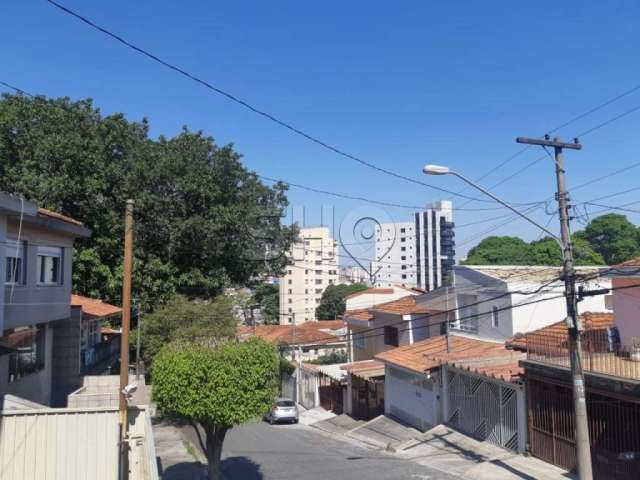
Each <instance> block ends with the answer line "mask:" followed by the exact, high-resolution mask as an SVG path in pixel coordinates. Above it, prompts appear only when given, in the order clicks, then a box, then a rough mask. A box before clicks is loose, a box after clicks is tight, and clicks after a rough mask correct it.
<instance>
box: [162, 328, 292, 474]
mask: <svg viewBox="0 0 640 480" xmlns="http://www.w3.org/2000/svg"><path fill="white" fill-rule="evenodd" d="M279 365H280V360H279V357H278V354H277V352H276V349H275V347H274V346H273V345H271V344H269V343H267V342H265V341H264V340H261V339H259V338H251V339H249V340H247V341H245V342H240V343H227V344H222V345H218V346H217V347H215V348H210V347H209V346H206V345H199V344H198V343H184V342H178V343H176V344H171V345H168V346H166V347H165V348H163V349H162V351H161V352H160V353H159V354H158V356H157V357H156V360H155V366H154V373H153V399H154V401H155V402H156V403H157V405H158V408H159V409H160V412H161V413H162V414H163V415H167V416H175V417H179V418H183V419H187V420H189V421H191V422H197V423H199V424H200V425H201V426H202V428H203V430H204V432H205V435H206V445H205V452H206V455H207V460H208V463H209V478H210V479H218V478H220V455H221V453H222V445H223V442H224V437H225V435H226V432H227V431H228V430H229V429H230V428H232V427H233V426H234V425H239V424H241V423H244V422H247V421H249V420H252V419H255V418H259V417H261V416H262V415H264V414H266V413H267V411H268V410H269V408H270V407H271V406H272V405H273V402H274V401H275V399H276V396H277V394H278V372H279Z"/></svg>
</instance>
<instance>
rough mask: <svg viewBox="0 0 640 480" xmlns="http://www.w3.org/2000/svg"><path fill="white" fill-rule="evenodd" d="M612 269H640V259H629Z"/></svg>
mask: <svg viewBox="0 0 640 480" xmlns="http://www.w3.org/2000/svg"><path fill="white" fill-rule="evenodd" d="M614 267H640V257H635V258H631V259H629V260H627V261H626V262H622V263H619V264H617V265H614Z"/></svg>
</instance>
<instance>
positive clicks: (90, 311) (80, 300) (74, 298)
mask: <svg viewBox="0 0 640 480" xmlns="http://www.w3.org/2000/svg"><path fill="white" fill-rule="evenodd" d="M71 306H73V307H82V315H83V317H85V318H88V319H92V318H106V317H110V316H112V315H117V314H120V313H122V308H120V307H116V306H115V305H111V304H109V303H105V302H103V301H101V300H96V299H93V298H89V297H83V296H82V295H71Z"/></svg>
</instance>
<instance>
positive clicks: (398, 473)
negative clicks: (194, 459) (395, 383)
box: [163, 423, 456, 480]
mask: <svg viewBox="0 0 640 480" xmlns="http://www.w3.org/2000/svg"><path fill="white" fill-rule="evenodd" d="M180 431H181V434H182V435H183V436H184V437H185V438H186V439H187V440H188V441H189V442H190V443H192V444H194V445H198V440H197V437H196V435H195V433H194V431H193V428H191V427H189V426H184V427H180ZM222 456H223V472H224V473H225V476H226V477H227V478H228V479H229V480H289V479H290V480H342V479H344V480H362V479H363V478H364V479H371V480H377V479H380V480H407V479H409V480H410V479H416V480H420V479H422V480H427V479H428V480H449V479H453V478H456V477H453V476H450V475H447V474H445V473H442V472H440V471H436V470H433V469H431V468H429V467H428V466H423V465H418V464H417V463H414V462H411V461H408V460H406V459H400V458H398V457H394V456H391V455H387V454H385V453H383V452H378V451H374V450H369V449H365V448H362V447H360V446H358V445H356V444H355V443H351V442H347V441H342V440H336V439H334V438H331V437H330V436H328V435H327V434H325V433H323V432H320V431H318V430H317V429H314V428H310V427H307V426H304V425H274V426H271V425H268V424H267V423H251V424H247V425H243V426H240V427H236V428H234V429H232V430H231V431H230V432H229V433H228V434H227V438H226V440H225V444H224V450H223V455H222ZM184 467H186V465H185V466H184ZM180 470H181V467H180V466H179V465H175V466H173V468H171V467H169V468H167V469H166V474H167V475H166V476H163V478H165V479H166V480H168V479H169V477H170V478H171V479H172V480H173V479H175V480H181V477H180V476H174V475H172V473H173V472H175V473H177V472H178V471H180ZM184 478H185V479H186V478H187V477H184ZM189 478H190V479H191V478H194V477H192V476H190V477H189Z"/></svg>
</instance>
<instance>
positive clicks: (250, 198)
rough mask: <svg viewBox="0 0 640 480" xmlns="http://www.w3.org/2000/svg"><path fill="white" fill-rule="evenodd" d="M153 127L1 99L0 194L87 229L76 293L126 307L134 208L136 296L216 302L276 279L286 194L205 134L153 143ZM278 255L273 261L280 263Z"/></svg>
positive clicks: (77, 105)
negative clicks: (128, 220)
mask: <svg viewBox="0 0 640 480" xmlns="http://www.w3.org/2000/svg"><path fill="white" fill-rule="evenodd" d="M148 133H149V124H148V122H147V121H146V120H142V121H140V122H134V121H129V120H127V119H126V118H125V117H124V116H123V115H122V114H113V115H102V114H101V112H100V110H99V109H97V108H96V107H95V106H94V104H93V102H92V101H91V100H89V99H86V100H80V101H72V100H70V99H68V98H58V99H47V98H44V97H39V98H35V99H34V98H28V97H25V96H20V95H7V94H5V95H3V96H2V98H1V99H0V189H1V190H4V191H7V192H10V193H14V194H18V195H23V196H25V197H26V198H27V199H29V200H32V201H34V202H36V203H37V204H38V205H40V206H43V207H46V208H50V209H52V210H55V211H58V212H60V213H64V214H67V215H70V216H72V217H74V218H77V219H78V220H81V221H82V222H84V223H85V224H86V225H87V226H88V227H89V228H90V229H91V230H92V231H93V235H92V237H91V238H89V239H87V240H83V241H79V242H78V244H77V253H76V258H75V265H74V288H75V289H76V290H77V291H78V292H80V293H83V294H86V295H90V296H95V297H100V298H102V299H104V300H107V301H110V302H115V303H119V301H120V291H121V280H120V279H121V264H122V250H123V248H122V236H123V219H122V217H123V209H124V205H125V201H126V199H128V198H132V199H134V200H135V202H136V209H135V218H136V226H135V228H136V239H135V259H136V265H135V266H136V268H135V270H134V274H135V279H134V286H135V288H136V290H137V291H136V292H134V293H135V295H136V296H137V297H138V298H140V300H141V302H142V303H143V307H144V308H145V309H149V308H150V307H152V306H154V305H155V304H156V303H158V302H162V301H166V300H167V299H168V298H170V297H171V296H172V295H173V294H174V293H175V292H180V293H183V294H186V295H190V296H198V297H209V296H213V295H215V294H217V293H219V292H220V291H221V289H222V287H224V286H227V285H231V284H246V283H247V282H249V281H250V280H251V279H253V278H256V277H257V276H259V275H262V274H265V273H273V274H276V275H277V274H279V273H281V271H282V267H283V266H284V265H285V264H286V257H285V256H284V255H280V254H278V253H277V252H284V251H287V249H288V247H289V245H290V243H291V241H292V239H293V237H294V235H295V232H294V231H293V229H292V228H286V227H283V226H281V224H280V221H279V220H280V216H281V215H282V214H283V213H284V212H285V209H286V206H287V198H286V195H285V193H286V187H285V186H284V185H283V184H276V185H274V186H272V187H268V186H266V185H264V184H263V183H262V182H260V180H259V179H258V177H257V176H256V175H255V174H254V173H252V172H250V171H248V170H247V169H246V168H245V167H244V166H243V165H242V162H241V156H240V155H239V154H238V153H237V152H236V151H235V150H234V149H233V146H232V145H226V146H219V145H217V144H216V143H215V141H214V140H213V138H211V137H209V136H206V135H204V134H203V133H202V132H191V131H189V130H188V129H186V128H185V129H184V130H183V131H182V132H181V133H180V134H178V135H177V136H175V137H172V138H166V137H163V136H161V137H160V138H158V139H157V140H156V139H152V138H150V137H149V134H148ZM273 252H276V254H274V253H273ZM267 253H269V255H267Z"/></svg>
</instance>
